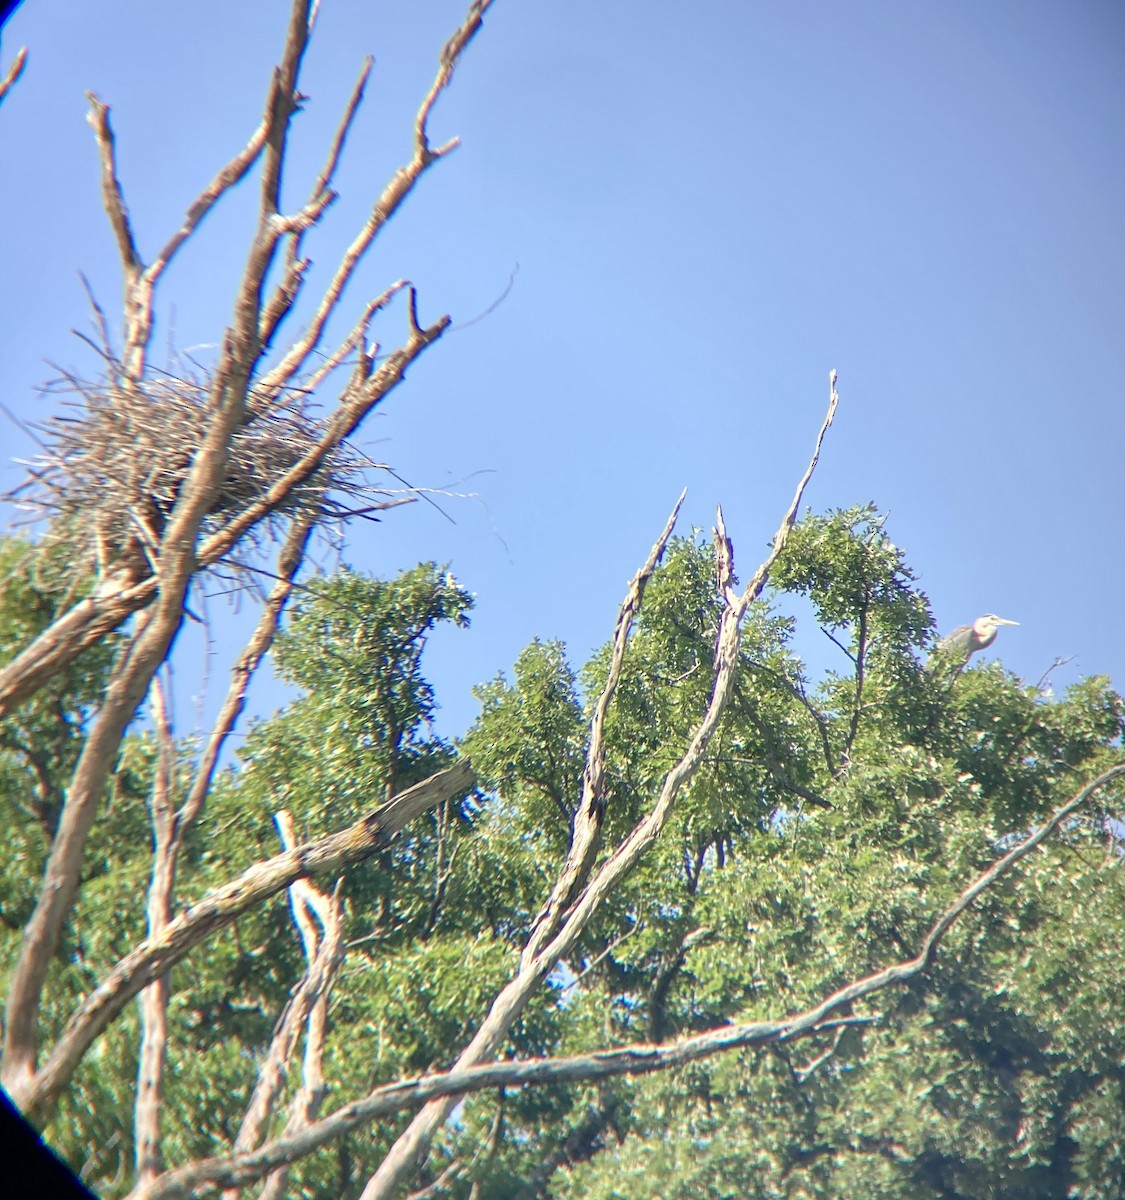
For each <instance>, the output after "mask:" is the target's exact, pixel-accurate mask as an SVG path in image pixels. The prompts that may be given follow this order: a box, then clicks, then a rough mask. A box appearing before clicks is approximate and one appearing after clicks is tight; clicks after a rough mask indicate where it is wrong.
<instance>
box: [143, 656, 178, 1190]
mask: <svg viewBox="0 0 1125 1200" xmlns="http://www.w3.org/2000/svg"><path fill="white" fill-rule="evenodd" d="M151 709H152V720H153V726H154V728H155V730H156V737H157V746H158V750H157V761H156V772H155V774H154V776H153V783H152V791H151V795H150V810H151V811H150V816H151V819H152V841H153V859H152V874H151V879H150V882H149V889H148V905H147V915H148V936H149V938H150V939H151V938H156V937H159V936H160V934H161V933H162V932H163V930H164V929H166V928H167V926H168V923H169V921H170V920H171V919H172V888H173V886H174V876H175V799H174V796H173V785H174V779H173V776H174V772H175V762H176V749H175V742H174V740H173V736H172V725H171V722H170V720H169V718H168V704H167V700H166V698H165V695H164V686H163V684H162V682H161V680H160V678H159V677H157V679H155V680H154V681H153V688H152V695H151ZM168 995H169V987H168V977H167V976H164V977H163V978H162V979H154V980H153V981H152V983H151V984H150V985H149V986H148V987H147V988H145V990H144V991H143V992H141V994H140V996H139V997H138V1006H139V1008H140V1010H141V1049H140V1054H139V1055H138V1059H137V1096H136V1100H135V1102H134V1105H133V1126H134V1135H133V1142H134V1153H133V1158H134V1164H135V1166H134V1169H135V1174H136V1180H137V1182H138V1183H140V1184H144V1183H148V1182H150V1181H151V1180H153V1179H155V1178H156V1177H157V1175H159V1174H160V1171H161V1170H162V1169H163V1156H162V1154H161V1148H160V1108H161V1103H162V1101H163V1096H164V1065H165V1061H166V1058H165V1055H166V1049H167V1044H168Z"/></svg>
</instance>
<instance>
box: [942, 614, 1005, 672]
mask: <svg viewBox="0 0 1125 1200" xmlns="http://www.w3.org/2000/svg"><path fill="white" fill-rule="evenodd" d="M1018 624H1019V621H1009V620H1006V619H1005V618H1004V617H998V616H997V615H996V614H995V613H985V615H984V616H983V617H977V619H976V620H975V621H974V622H973V623H972V624H971V625H961V626H959V627H958V628H957V629H955V630H954V631H953V632H952V633H951V634H948V635H947V636H946V637H943V638H942V639H941V641H940V642H938V644H937V649H936V650H935V651H934V654H935V655H937V656H940V657H941V658H943V659H945V660H947V661H949V662H960V663H961V665H962V666H964V664H965V663H967V662H968V661H969V659H970V658H971V657H972V656H973V655H974V654H976V652H977V651H978V650H983V649H984V648H985V646H991V645H992V643H993V642H994V641H996V631H997V630H998V629H999V628H1000V626H1001V625H1018Z"/></svg>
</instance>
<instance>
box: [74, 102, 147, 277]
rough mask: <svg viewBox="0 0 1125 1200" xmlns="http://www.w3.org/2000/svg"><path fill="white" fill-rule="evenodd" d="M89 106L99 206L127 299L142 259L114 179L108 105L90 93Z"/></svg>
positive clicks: (114, 170)
mask: <svg viewBox="0 0 1125 1200" xmlns="http://www.w3.org/2000/svg"><path fill="white" fill-rule="evenodd" d="M86 99H87V100H89V102H90V113H89V116H88V117H87V120H88V121H89V122H90V125H91V126H92V128H93V130H94V137H95V138H96V139H97V143H98V158H99V160H100V162H101V171H102V206H103V207H104V208H105V212H106V216H107V217H109V224H110V227H111V228H112V229H113V236H114V237H115V238H116V239H117V253H118V256H119V257H120V259H121V271H122V274H123V275H124V276H125V294H126V297H128V295H129V292H130V290H131V289H132V287H133V284H134V283H136V281H137V276H138V275H139V274H140V273H141V268H142V266H143V264H142V262H141V256H140V254H138V252H137V243H136V241H135V240H134V238H133V228H132V225H131V224H130V222H129V212H128V210H127V209H126V207H125V196H124V193H123V192H122V190H121V180H120V179H118V177H117V150H116V144H115V139H114V136H113V129H112V128H111V127H110V123H109V105H108V104H103V103H102V102H101V100H99V99H98V97H97V96H95V95H94V93H93V92H87V93H86Z"/></svg>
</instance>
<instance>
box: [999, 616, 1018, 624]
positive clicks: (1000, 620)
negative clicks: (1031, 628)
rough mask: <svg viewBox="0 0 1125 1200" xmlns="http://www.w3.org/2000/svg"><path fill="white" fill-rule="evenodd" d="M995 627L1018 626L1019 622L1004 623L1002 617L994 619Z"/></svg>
mask: <svg viewBox="0 0 1125 1200" xmlns="http://www.w3.org/2000/svg"><path fill="white" fill-rule="evenodd" d="M996 624H997V625H1018V624H1019V621H1006V620H1005V619H1004V618H1003V617H997V618H996Z"/></svg>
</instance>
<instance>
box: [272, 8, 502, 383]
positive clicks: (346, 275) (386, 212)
mask: <svg viewBox="0 0 1125 1200" xmlns="http://www.w3.org/2000/svg"><path fill="white" fill-rule="evenodd" d="M491 5H492V0H473V3H472V5H471V6H470V8H469V12H468V14H467V15H466V17H465V20H464V21H463V22H462V24H461V26H460V28H459V29H458V30H457V31H456V32H455V33H454V34H453V36H452V37H451V38H450V39H449V41H448V42H447V43H446V45H445V48H444V49H443V50H442V53H441V61H440V64H439V67H438V72H437V75H436V76H435V78H434V81H433V83H432V84H431V86H430V90H429V91H428V92H427V93H426V96H425V99H424V100H423V101H422V106H421V108H420V109H419V110H418V116H417V118H416V120H415V123H414V155H413V157H412V158H411V160H410V162H409V163H407V164H406V166H404V167H400V168H399V169H398V170H397V171H396V172H395V173H394V175H393V176H392V178H391V180H390V181H389V182H388V183H387V185H386V187H385V188H384V189H383V192H382V194H381V195H380V196H379V199H378V200H376V202H375V205H374V207H373V208H372V210H371V215H370V216H369V217H368V218H367V221H366V222H365V224H364V226H363V228H362V229H361V230H360V231H359V233H357V234H356V236H355V238H354V239H353V240H352V243H351V245H350V246H348V248H347V249H346V250H345V251H344V254H343V256H342V257H341V259H340V263H339V266H338V267H337V268H336V272H335V274H334V275H333V277H332V279H331V281H330V282H329V284H328V287H327V288H326V289H325V291H324V295H323V296H322V297H321V301H320V304H319V305H318V306H317V309H316V312H315V313H314V314H313V318H312V320H311V321H310V323H309V326H308V329H307V330H306V331H305V333H304V335H303V336H302V337H301V338H299V339H298V340H297V341H296V342H295V343H294V344H293V345H292V346H291V347H290V349H289V350H288V351H287V352H286V353H285V355H284V356H283V357H282V359H281V361H280V362H279V363H278V364H277V366H276V367H274V368H273V370H271V371H269V372H267V373H266V374H265V375H264V376H263V378H262V380H261V383H260V392H259V394H260V395H262V396H264V397H266V402H269V400H270V398H271V397H273V396H276V395H277V393H278V392H279V391H280V390H281V389H282V388H284V387H286V386H287V385H288V384H289V383H290V382H291V381H292V380H293V379H294V378H295V376H296V375H297V374H298V372H300V370H301V369H302V367H303V366H304V364H305V363H306V361H307V360H308V357H309V355H310V354H311V353H312V352H313V350H315V349H316V347H317V346H318V345H319V344H320V339H321V337H322V336H323V333H324V327H325V325H326V324H327V323H328V318H329V317H330V316H331V315H332V313H333V312H334V311H335V309H336V306H337V304H339V302H340V298H341V296H342V295H343V293H344V288H345V287H347V285H348V282H349V281H350V280H351V277H352V275H353V274H354V273H355V269H356V267H357V266H358V265H359V263H360V262H361V261H362V259H363V257H364V256H365V255H366V253H367V251H368V250H369V249H370V247H371V244H372V242H374V240H375V238H376V237H377V236H378V234H379V232H380V231H381V230H382V228H383V227H384V226H385V225H386V223H387V222H388V221H389V220H390V219H391V217H393V216H394V214H395V213H396V212H398V210H399V208H401V207H402V204H403V201H404V200H405V199H406V198H407V196H409V195H410V193H411V192H412V191H413V190H414V186H415V184H416V183H417V182H418V180H419V179H420V178H421V176H422V175H423V173H424V172H425V171H426V170H428V169H429V167H430V166H431V164H432V163H434V162H435V161H436V160H437V159H438V158H441V157H443V156H444V155H445V154H448V153H449V151H450V150H453V149H454V148H455V147H456V145H457V140H456V139H454V140H453V141H451V142H448V143H447V144H446V145H444V146H442V147H440V148H439V149H437V150H434V149H432V148H431V147H430V144H429V140H428V133H427V123H428V121H429V116H430V113H431V111H432V110H433V107H434V104H435V103H436V102H437V98H438V96H439V95H440V94H441V92H442V91H444V89H445V88H447V87H448V86H449V83H450V81H451V80H452V78H453V72H454V69H455V68H456V66H457V62H458V60H459V58H460V55H461V54H462V52H463V51H464V49H465V47H466V46H467V45H468V44H469V42H470V41H471V40H472V39H473V37H474V35H475V34H476V32H477V31H478V30H479V29H480V27H481V25H482V23H483V19H484V14H485V12H486V11H487V10H488V9H489V8H490V7H491ZM414 331H415V333H417V331H418V330H417V318H416V316H415V322H414Z"/></svg>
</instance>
